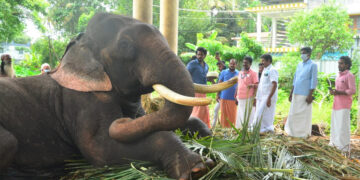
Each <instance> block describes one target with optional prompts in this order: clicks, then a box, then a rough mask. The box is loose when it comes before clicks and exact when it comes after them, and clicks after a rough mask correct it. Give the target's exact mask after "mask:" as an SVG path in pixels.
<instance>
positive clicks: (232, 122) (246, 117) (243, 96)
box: [187, 47, 356, 151]
mask: <svg viewBox="0 0 360 180" xmlns="http://www.w3.org/2000/svg"><path fill="white" fill-rule="evenodd" d="M206 55H207V51H206V49H205V48H203V47H199V48H197V50H196V58H195V59H194V60H192V61H190V62H189V63H188V65H187V69H188V71H189V72H190V74H191V77H192V79H193V81H194V83H198V84H206V83H207V77H206V75H207V73H208V70H209V66H208V65H207V64H206V62H205V61H204V59H205V57H206ZM310 57H311V48H310V47H304V48H302V49H301V59H302V62H300V63H299V64H298V66H297V68H296V72H295V75H294V79H293V85H292V89H291V93H290V96H289V101H290V102H291V107H290V111H289V114H288V118H287V121H286V123H285V133H286V134H287V135H289V136H292V137H301V138H306V137H309V136H310V135H311V127H312V125H311V119H312V102H313V100H314V96H313V93H314V90H315V88H316V86H317V73H318V72H317V64H316V63H315V62H313V61H312V60H311V59H310ZM215 58H216V59H217V60H218V63H217V65H218V67H219V71H220V75H219V78H218V83H221V82H224V81H228V80H229V79H231V78H233V77H235V76H237V77H238V82H237V84H236V85H234V86H232V87H230V88H228V89H225V90H223V91H221V92H219V93H218V94H217V97H216V101H217V104H216V105H215V113H214V120H213V124H212V126H215V125H216V124H217V117H218V111H219V109H221V118H220V125H221V127H224V128H229V127H232V126H234V127H236V128H249V129H252V128H253V127H254V126H255V125H256V124H257V123H260V133H267V132H271V133H272V132H274V125H273V123H274V117H275V108H276V101H277V91H278V90H277V89H278V78H279V75H278V72H277V70H276V69H275V68H274V67H273V66H272V56H271V55H270V54H264V55H262V56H261V57H260V59H261V63H260V64H259V72H258V73H256V72H255V71H253V70H252V69H251V65H252V62H253V59H252V58H251V57H249V56H246V57H244V59H243V61H242V63H243V69H242V70H241V71H238V70H236V68H235V67H236V60H235V59H231V60H230V61H229V67H228V68H226V66H225V63H224V61H221V60H220V54H219V53H216V56H215ZM338 68H339V74H338V76H337V78H336V80H335V89H332V88H329V90H330V94H332V95H334V105H333V112H332V117H331V136H330V145H333V146H336V147H337V148H338V149H341V150H343V151H349V150H350V109H351V104H352V95H353V94H355V92H356V88H355V76H354V75H353V74H351V73H350V72H349V70H350V68H351V59H350V58H349V57H348V56H342V57H340V59H339V62H338ZM195 96H196V97H205V96H206V95H205V94H199V93H196V94H195ZM191 116H195V117H198V118H200V119H201V120H202V121H203V122H204V123H205V124H207V126H208V127H209V128H211V125H210V115H209V109H208V107H207V106H196V107H194V108H193V112H192V114H191Z"/></svg>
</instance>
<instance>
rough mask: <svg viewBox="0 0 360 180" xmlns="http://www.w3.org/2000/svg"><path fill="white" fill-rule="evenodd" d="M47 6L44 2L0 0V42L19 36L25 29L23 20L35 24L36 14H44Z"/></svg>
mask: <svg viewBox="0 0 360 180" xmlns="http://www.w3.org/2000/svg"><path fill="white" fill-rule="evenodd" d="M47 5H48V4H47V3H46V2H45V1H44V0H0V7H1V11H0V42H4V41H6V42H9V41H11V40H13V38H14V37H15V36H17V35H20V33H21V32H23V30H24V29H25V24H24V22H25V21H24V20H25V18H30V19H33V20H34V21H35V22H37V20H38V19H37V17H38V14H39V13H40V14H45V8H46V7H47ZM35 24H38V23H35Z"/></svg>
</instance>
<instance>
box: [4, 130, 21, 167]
mask: <svg viewBox="0 0 360 180" xmlns="http://www.w3.org/2000/svg"><path fill="white" fill-rule="evenodd" d="M0 139H1V141H0V172H1V171H3V170H5V169H6V168H7V167H8V165H10V163H11V161H12V160H13V159H14V156H15V153H16V151H17V146H18V141H17V139H16V138H15V136H14V135H12V134H11V133H10V132H9V131H7V130H6V129H4V128H3V127H2V126H0Z"/></svg>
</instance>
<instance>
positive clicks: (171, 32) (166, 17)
mask: <svg viewBox="0 0 360 180" xmlns="http://www.w3.org/2000/svg"><path fill="white" fill-rule="evenodd" d="M178 14H179V0H160V32H161V33H162V34H163V35H164V36H165V38H166V40H167V41H168V43H169V46H170V48H171V49H172V50H173V51H174V53H175V54H177V48H178V45H177V43H178Z"/></svg>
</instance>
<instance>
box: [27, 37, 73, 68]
mask: <svg viewBox="0 0 360 180" xmlns="http://www.w3.org/2000/svg"><path fill="white" fill-rule="evenodd" d="M66 44H67V41H61V40H52V39H50V38H49V37H45V36H44V37H42V38H40V39H38V40H37V41H36V42H35V43H34V44H33V45H31V51H32V52H33V55H36V56H37V57H36V58H37V59H38V60H39V63H40V64H42V63H49V64H50V65H51V67H55V66H56V65H57V63H58V62H59V61H60V59H61V57H62V55H63V54H64V51H65V48H66Z"/></svg>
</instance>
